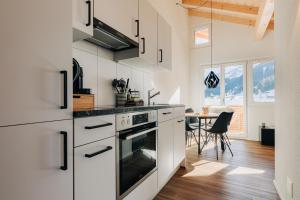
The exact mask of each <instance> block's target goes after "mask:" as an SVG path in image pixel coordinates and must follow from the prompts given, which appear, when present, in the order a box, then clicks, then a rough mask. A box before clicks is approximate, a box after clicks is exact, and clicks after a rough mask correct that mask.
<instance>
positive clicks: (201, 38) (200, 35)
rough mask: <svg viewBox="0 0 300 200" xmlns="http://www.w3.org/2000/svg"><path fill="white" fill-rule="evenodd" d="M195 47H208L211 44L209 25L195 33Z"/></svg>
mask: <svg viewBox="0 0 300 200" xmlns="http://www.w3.org/2000/svg"><path fill="white" fill-rule="evenodd" d="M194 38H195V41H194V42H195V46H196V47H198V46H203V45H208V44H209V43H210V28H209V26H208V25H205V26H202V27H200V28H197V29H196V30H195V31H194Z"/></svg>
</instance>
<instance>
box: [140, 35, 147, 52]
mask: <svg viewBox="0 0 300 200" xmlns="http://www.w3.org/2000/svg"><path fill="white" fill-rule="evenodd" d="M141 40H142V41H143V51H142V52H141V54H145V53H146V39H145V38H141Z"/></svg>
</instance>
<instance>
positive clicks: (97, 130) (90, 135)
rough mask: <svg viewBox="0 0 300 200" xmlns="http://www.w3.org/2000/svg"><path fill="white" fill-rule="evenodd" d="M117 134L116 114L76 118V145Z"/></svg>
mask: <svg viewBox="0 0 300 200" xmlns="http://www.w3.org/2000/svg"><path fill="white" fill-rule="evenodd" d="M111 136H115V115H105V116H97V117H87V118H78V119H75V120H74V137H75V147H76V146H80V145H83V144H87V143H90V142H94V141H97V140H101V139H104V138H108V137H111Z"/></svg>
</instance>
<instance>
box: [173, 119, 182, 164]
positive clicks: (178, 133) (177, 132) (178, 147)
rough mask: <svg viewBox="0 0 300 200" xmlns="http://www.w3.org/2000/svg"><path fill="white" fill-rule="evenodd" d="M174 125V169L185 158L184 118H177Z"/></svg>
mask: <svg viewBox="0 0 300 200" xmlns="http://www.w3.org/2000/svg"><path fill="white" fill-rule="evenodd" d="M173 123H174V168H176V167H178V166H179V165H180V163H181V161H182V160H183V159H184V158H185V117H184V116H183V117H178V118H176V119H174V120H173Z"/></svg>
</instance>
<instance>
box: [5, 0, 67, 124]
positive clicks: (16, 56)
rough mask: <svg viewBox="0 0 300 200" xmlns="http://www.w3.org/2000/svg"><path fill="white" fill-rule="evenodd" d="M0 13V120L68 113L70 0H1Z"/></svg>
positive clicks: (59, 117) (59, 116) (39, 118)
mask: <svg viewBox="0 0 300 200" xmlns="http://www.w3.org/2000/svg"><path fill="white" fill-rule="evenodd" d="M58 8H59V9H58ZM0 13H1V17H0V23H1V24H2V25H3V27H5V28H3V29H2V31H1V37H0V43H1V48H0V49H1V50H0V66H1V73H0V93H1V103H0V110H1V114H0V126H6V125H16V124H26V123H32V122H43V121H53V120H63V119H71V118H72V103H71V98H70V97H71V93H72V29H71V27H72V1H71V0H64V1H61V0H51V1H48V0H40V1H36V0H27V1H18V0H10V1H1V4H0ZM12 13H14V14H13V15H12ZM61 71H63V73H61ZM65 78H66V79H65ZM64 80H66V81H64ZM64 94H66V95H64ZM61 107H63V109H61Z"/></svg>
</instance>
